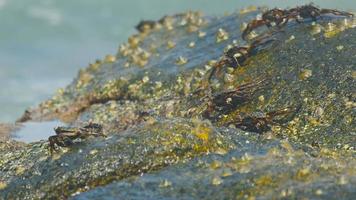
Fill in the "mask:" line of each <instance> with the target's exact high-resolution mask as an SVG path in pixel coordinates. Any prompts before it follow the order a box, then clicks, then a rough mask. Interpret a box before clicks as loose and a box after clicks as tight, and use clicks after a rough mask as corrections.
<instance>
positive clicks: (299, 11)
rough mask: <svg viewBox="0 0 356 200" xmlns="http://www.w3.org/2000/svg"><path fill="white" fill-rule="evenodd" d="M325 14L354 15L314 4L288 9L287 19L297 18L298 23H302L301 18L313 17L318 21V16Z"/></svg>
mask: <svg viewBox="0 0 356 200" xmlns="http://www.w3.org/2000/svg"><path fill="white" fill-rule="evenodd" d="M325 14H333V15H339V16H345V17H353V16H354V15H353V14H352V13H349V12H344V11H339V10H334V9H319V8H317V7H315V6H313V4H309V5H305V6H300V7H296V8H292V9H290V10H289V11H288V15H287V16H286V18H287V19H295V20H296V21H297V22H298V23H301V22H302V21H301V19H306V18H311V19H312V20H313V21H316V20H317V18H318V17H321V16H322V15H325Z"/></svg>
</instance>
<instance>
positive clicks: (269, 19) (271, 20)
mask: <svg viewBox="0 0 356 200" xmlns="http://www.w3.org/2000/svg"><path fill="white" fill-rule="evenodd" d="M288 13H289V11H288V10H282V9H279V8H274V9H271V10H268V11H266V12H264V13H263V14H262V19H255V20H252V21H251V22H250V23H248V24H247V27H246V28H245V30H244V31H243V33H242V39H244V40H246V39H247V35H248V34H250V33H251V32H252V30H253V29H256V28H258V27H260V26H264V25H266V26H267V27H268V28H270V27H272V26H282V25H284V24H286V23H287V22H288V18H286V16H287V15H288Z"/></svg>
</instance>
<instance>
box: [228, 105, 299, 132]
mask: <svg viewBox="0 0 356 200" xmlns="http://www.w3.org/2000/svg"><path fill="white" fill-rule="evenodd" d="M299 108H300V107H297V108H292V107H287V108H283V109H280V110H276V111H272V112H268V113H263V112H257V113H253V114H248V115H246V116H241V115H238V116H237V117H236V119H235V120H234V121H233V122H230V123H229V124H228V125H230V124H233V125H235V126H236V127H237V128H240V129H242V130H244V131H250V132H255V133H259V134H262V133H265V132H268V131H271V127H272V126H281V127H285V126H284V125H283V124H284V123H285V122H287V121H290V120H291V119H292V118H294V116H295V114H296V113H297V112H298V110H299ZM288 115H289V117H287V116H288ZM277 117H282V119H279V120H277V119H276V118H277ZM285 128H287V127H285Z"/></svg>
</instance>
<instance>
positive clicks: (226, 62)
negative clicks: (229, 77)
mask: <svg viewBox="0 0 356 200" xmlns="http://www.w3.org/2000/svg"><path fill="white" fill-rule="evenodd" d="M270 36H271V35H266V36H263V37H260V38H259V39H257V40H255V41H254V42H253V43H252V44H251V45H249V46H234V47H232V48H230V49H229V50H227V51H226V52H225V53H224V55H223V57H222V58H221V59H220V61H219V62H217V63H216V64H215V65H214V66H213V68H212V69H211V71H210V73H209V76H208V80H209V81H210V80H211V79H212V77H213V76H214V75H215V74H216V73H217V72H218V71H220V70H221V69H222V68H223V67H224V66H228V67H232V68H234V69H236V68H238V67H241V66H243V64H244V63H245V62H246V60H247V59H248V58H249V57H251V56H253V55H256V54H257V53H258V52H259V51H260V50H261V48H262V47H263V46H264V45H266V44H268V43H270V42H272V41H274V40H275V39H272V38H270ZM267 38H269V39H267Z"/></svg>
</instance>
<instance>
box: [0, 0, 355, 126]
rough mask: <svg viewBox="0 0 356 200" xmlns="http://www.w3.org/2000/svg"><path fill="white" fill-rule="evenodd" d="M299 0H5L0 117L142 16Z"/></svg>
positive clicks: (0, 28)
mask: <svg viewBox="0 0 356 200" xmlns="http://www.w3.org/2000/svg"><path fill="white" fill-rule="evenodd" d="M305 3H309V1H297V0H250V1H244V0H101V1H98V0H74V1H72V0H0V85H1V87H0V122H11V121H14V120H15V119H17V118H18V117H19V116H20V115H21V114H22V112H23V111H24V110H25V109H26V108H28V107H30V106H35V105H37V104H38V103H39V102H41V101H43V100H45V99H47V98H49V97H50V96H51V95H52V94H53V93H54V92H55V91H56V89H57V88H60V87H65V86H66V85H68V84H69V83H70V82H71V80H72V79H73V77H74V76H76V74H77V71H78V69H79V68H83V67H86V66H87V64H88V63H89V62H92V61H94V60H95V59H97V58H102V57H104V56H105V55H106V54H115V53H116V51H117V47H118V45H119V44H120V43H123V42H124V41H126V39H127V38H128V36H129V35H130V34H132V33H134V32H135V29H134V26H135V25H136V24H137V23H138V22H139V21H140V20H142V19H153V20H157V19H159V18H161V17H162V16H164V15H166V14H174V13H177V12H183V11H187V10H201V11H203V13H204V14H212V15H222V14H224V12H232V11H235V10H238V9H241V8H244V7H247V6H249V5H258V6H268V7H276V6H277V7H286V6H295V5H302V4H305ZM314 3H315V4H317V5H320V6H322V7H329V8H337V9H342V10H349V11H350V10H353V11H355V10H356V0H314Z"/></svg>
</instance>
